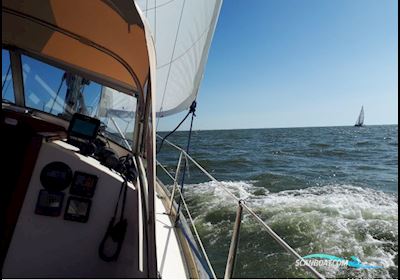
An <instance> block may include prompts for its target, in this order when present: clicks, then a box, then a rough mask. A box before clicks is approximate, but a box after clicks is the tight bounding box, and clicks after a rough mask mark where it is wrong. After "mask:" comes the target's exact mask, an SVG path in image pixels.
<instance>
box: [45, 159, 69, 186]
mask: <svg viewBox="0 0 400 280" xmlns="http://www.w3.org/2000/svg"><path fill="white" fill-rule="evenodd" d="M71 181H72V170H71V168H70V167H69V166H68V165H66V164H65V163H63V162H60V161H55V162H51V163H49V164H47V165H46V166H45V167H44V168H43V169H42V172H41V173H40V182H41V183H42V185H43V187H44V188H45V189H46V190H49V191H62V190H64V189H66V188H68V186H69V185H70V184H71Z"/></svg>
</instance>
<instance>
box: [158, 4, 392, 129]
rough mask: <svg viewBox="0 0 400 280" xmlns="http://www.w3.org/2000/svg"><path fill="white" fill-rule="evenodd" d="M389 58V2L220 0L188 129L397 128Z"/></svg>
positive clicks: (169, 121) (165, 124)
mask: <svg viewBox="0 0 400 280" xmlns="http://www.w3.org/2000/svg"><path fill="white" fill-rule="evenodd" d="M397 52H398V2H397V1H395V0H225V1H224V3H223V6H222V10H221V14H220V17H219V21H218V25H217V29H216V32H215V34H214V40H213V43H212V45H211V50H210V55H209V59H208V63H207V66H206V72H205V76H204V80H203V82H202V85H201V88H200V94H199V97H198V109H197V118H196V120H195V123H194V128H195V129H232V128H267V127H298V126H333V125H353V124H354V123H355V121H356V118H357V116H358V113H359V111H360V109H361V105H364V108H365V123H366V124H367V125H373V124H397V123H398V105H397V103H398V78H397V76H398V54H397ZM181 118H182V113H181V114H178V115H175V116H172V117H166V118H163V119H161V121H160V123H159V127H158V129H159V130H170V129H172V128H174V127H175V126H176V125H177V124H178V122H179V121H180V119H181ZM187 127H188V126H187V125H185V126H183V129H187Z"/></svg>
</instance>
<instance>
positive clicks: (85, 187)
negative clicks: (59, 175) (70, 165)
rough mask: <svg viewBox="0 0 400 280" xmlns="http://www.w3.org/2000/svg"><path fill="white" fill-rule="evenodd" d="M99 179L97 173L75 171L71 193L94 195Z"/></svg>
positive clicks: (85, 195)
mask: <svg viewBox="0 0 400 280" xmlns="http://www.w3.org/2000/svg"><path fill="white" fill-rule="evenodd" d="M97 179H98V178H97V176H96V175H91V174H87V173H84V172H80V171H75V174H74V178H73V180H72V186H71V189H70V193H71V194H74V195H79V196H84V197H93V195H94V191H95V189H96V184H97Z"/></svg>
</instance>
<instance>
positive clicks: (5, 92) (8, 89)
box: [1, 49, 15, 103]
mask: <svg viewBox="0 0 400 280" xmlns="http://www.w3.org/2000/svg"><path fill="white" fill-rule="evenodd" d="M1 60H2V67H1V84H2V87H1V97H2V100H3V102H9V103H15V96H14V85H13V79H12V71H11V63H10V52H9V51H8V50H3V49H2V50H1Z"/></svg>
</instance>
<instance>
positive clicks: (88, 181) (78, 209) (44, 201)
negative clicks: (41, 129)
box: [35, 161, 98, 223]
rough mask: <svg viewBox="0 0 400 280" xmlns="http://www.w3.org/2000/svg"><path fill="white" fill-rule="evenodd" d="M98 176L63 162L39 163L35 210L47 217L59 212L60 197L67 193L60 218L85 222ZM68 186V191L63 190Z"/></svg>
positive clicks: (60, 205) (61, 206) (60, 207)
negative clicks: (38, 185) (62, 215)
mask: <svg viewBox="0 0 400 280" xmlns="http://www.w3.org/2000/svg"><path fill="white" fill-rule="evenodd" d="M97 181H98V177H97V176H96V175H93V174H89V173H85V172H82V171H75V172H73V171H72V169H71V168H70V167H69V166H68V165H67V164H66V163H64V162H60V161H54V162H51V163H49V164H47V165H46V166H45V167H43V169H42V171H41V173H40V182H41V184H42V187H43V189H41V190H40V191H39V194H38V199H37V203H36V208H35V214H38V215H44V216H49V217H58V216H60V215H61V212H62V208H63V201H64V197H65V196H67V195H69V196H68V200H67V205H66V207H65V210H64V219H65V220H68V221H75V222H81V223H86V222H87V221H88V220H89V213H90V207H91V205H92V200H91V198H93V196H94V194H95V190H96V185H97ZM68 188H69V193H68V194H66V193H65V191H66V190H67V189H68Z"/></svg>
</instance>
